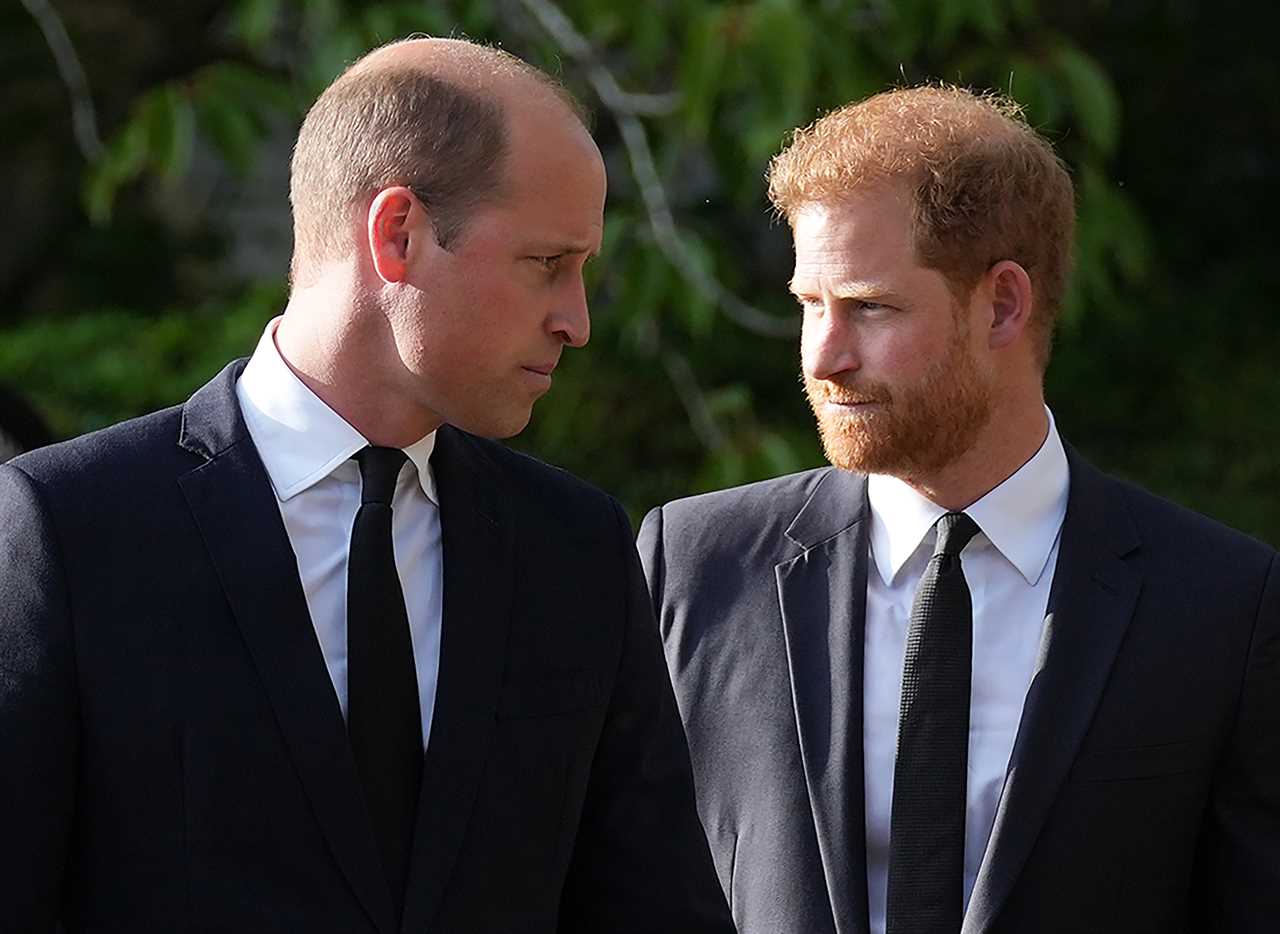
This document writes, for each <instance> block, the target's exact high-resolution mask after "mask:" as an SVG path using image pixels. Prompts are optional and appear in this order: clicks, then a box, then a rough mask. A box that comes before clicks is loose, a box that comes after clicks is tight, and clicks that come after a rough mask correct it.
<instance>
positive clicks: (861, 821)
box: [775, 470, 870, 934]
mask: <svg viewBox="0 0 1280 934" xmlns="http://www.w3.org/2000/svg"><path fill="white" fill-rule="evenodd" d="M867 514H868V512H867V506H866V479H865V478H864V477H861V476H858V475H855V474H850V473H846V472H844V471H840V470H831V471H829V472H827V473H826V474H824V475H823V478H822V480H821V482H820V484H819V486H818V488H817V489H816V490H815V491H814V493H813V495H812V496H810V498H809V500H808V502H806V503H805V505H804V507H803V508H802V509H801V510H800V512H799V513H798V514H797V515H796V518H795V519H794V521H793V522H792V523H791V526H790V527H789V528H788V529H787V532H786V534H787V537H788V538H790V539H791V540H792V541H793V542H795V543H796V544H797V545H799V546H800V547H801V548H802V549H803V551H802V553H801V554H800V555H799V556H798V557H795V558H792V559H790V560H787V561H784V562H782V563H780V564H778V565H777V567H776V568H775V574H776V576H777V584H778V598H779V602H780V605H781V608H782V623H783V630H784V634H785V636H786V646H787V661H788V665H789V673H790V675H791V690H792V696H793V698H794V702H795V716H796V727H797V730H798V733H799V737H800V754H801V758H802V761H803V763H804V779H805V783H806V785H807V787H808V790H809V800H810V803H811V806H812V808H813V822H814V829H815V831H816V833H817V838H818V851H819V853H820V855H821V859H822V867H821V868H822V871H823V873H824V875H825V877H826V882H827V892H828V893H829V897H830V899H831V911H832V916H833V919H834V922H835V930H836V931H838V932H839V934H866V932H867V931H868V930H869V923H868V918H867V882H866V878H867V872H866V829H865V818H864V810H863V763H862V663H863V635H864V629H865V607H866V595H867V535H868V527H869V524H870V523H869V522H868V521H866V517H867Z"/></svg>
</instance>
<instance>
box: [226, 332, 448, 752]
mask: <svg viewBox="0 0 1280 934" xmlns="http://www.w3.org/2000/svg"><path fill="white" fill-rule="evenodd" d="M279 320H280V319H279V318H277V319H275V320H274V321H272V322H271V323H270V324H269V325H267V329H266V331H265V332H264V333H263V335H262V339H261V340H259V341H258V346H257V349H256V350H254V352H253V356H252V358H250V360H249V363H248V365H247V366H246V367H245V368H244V372H243V373H241V374H240V380H239V382H238V383H237V384H236V395H237V397H238V398H239V400H240V409H241V411H242V412H243V413H244V420H245V425H246V426H247V427H248V429H249V436H250V437H251V438H252V439H253V443H254V446H255V447H257V449H258V454H259V455H260V456H261V458H262V463H263V466H265V467H266V469H267V475H268V476H269V477H270V478H271V487H272V489H273V490H274V491H275V495H276V500H277V501H278V503H279V504H280V515H281V517H282V518H283V519H284V528H285V531H286V532H287V533H288V536H289V544H291V545H292V546H293V553H294V555H295V556H296V557H297V560H298V575H299V577H300V579H301V581H302V591H303V593H304V594H305V595H306V599H307V609H308V610H309V611H310V613H311V623H312V625H313V626H315V630H316V638H317V639H318V640H319V642H320V650H321V651H322V652H323V653H324V661H325V665H327V666H328V668H329V677H330V679H331V680H332V681H333V689H334V691H335V693H336V694H337V698H338V704H339V706H340V707H341V708H342V715H343V716H344V717H345V716H346V715H347V552H348V549H349V547H350V544H351V527H352V525H353V524H354V523H355V517H356V511H357V510H358V509H359V508H360V468H359V466H358V465H357V464H356V462H355V461H353V460H352V459H351V456H352V455H353V454H355V453H356V452H357V451H359V450H361V449H362V448H364V447H365V446H367V445H368V443H369V442H368V441H366V440H365V439H364V437H363V436H362V435H361V434H360V432H358V431H356V430H355V429H354V428H352V427H351V425H350V424H348V423H347V422H346V421H345V420H344V419H343V418H342V417H341V416H340V415H338V413H337V412H335V411H333V409H331V408H329V407H328V406H327V405H325V404H324V403H323V402H322V401H321V400H320V399H319V397H318V396H316V395H315V394H314V393H313V392H312V391H311V390H310V389H308V388H307V387H306V385H305V384H304V383H303V382H302V381H301V380H300V379H298V377H297V376H296V375H294V373H293V371H292V370H290V369H289V367H288V365H287V364H286V363H285V362H284V360H283V359H282V358H281V356H280V352H279V351H278V350H277V349H276V344H275V331H276V325H277V323H278V322H279ZM435 440H436V436H435V432H432V433H431V434H429V435H427V436H426V437H425V438H422V439H421V440H419V441H416V442H414V443H413V444H411V445H409V447H407V448H405V449H404V452H405V454H406V455H408V458H409V460H408V462H407V463H406V464H405V467H404V468H402V469H401V471H400V476H399V478H398V480H397V483H396V490H395V495H394V497H393V498H392V501H391V508H392V521H391V535H392V540H393V542H394V546H395V554H396V570H397V571H398V572H399V574H400V586H401V588H402V590H403V591H404V602H405V609H406V610H407V611H408V616H409V632H410V635H411V637H412V640H413V657H414V663H415V665H416V666H417V670H418V700H419V708H420V710H421V713H422V742H423V746H424V748H425V746H426V743H427V739H428V737H429V736H430V735H431V715H432V711H433V709H434V707H435V699H436V679H437V676H438V674H439V670H440V625H441V612H442V606H443V601H442V587H443V561H442V554H441V542H440V510H439V507H438V502H437V499H436V488H435V480H434V478H433V477H432V474H431V464H430V457H431V450H432V448H433V447H434V446H435ZM411 465H412V466H411Z"/></svg>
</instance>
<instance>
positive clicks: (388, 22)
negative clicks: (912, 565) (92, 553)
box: [0, 0, 1280, 544]
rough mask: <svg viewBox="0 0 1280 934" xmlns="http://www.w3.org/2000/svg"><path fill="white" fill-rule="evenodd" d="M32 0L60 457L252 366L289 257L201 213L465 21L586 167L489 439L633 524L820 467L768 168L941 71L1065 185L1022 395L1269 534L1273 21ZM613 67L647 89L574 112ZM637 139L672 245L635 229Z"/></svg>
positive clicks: (39, 223)
mask: <svg viewBox="0 0 1280 934" xmlns="http://www.w3.org/2000/svg"><path fill="white" fill-rule="evenodd" d="M56 6H57V7H58V9H59V11H60V12H61V13H62V15H63V16H64V18H65V20H66V23H67V27H68V31H69V32H70V34H71V37H72V39H73V41H74V42H75V43H76V45H77V48H78V49H79V50H80V53H81V55H82V57H83V60H84V63H85V69H86V71H87V73H88V79H89V84H90V86H91V88H92V89H93V91H94V94H95V99H96V100H97V102H98V105H99V115H100V120H101V124H102V126H103V129H104V132H105V135H106V140H105V143H106V145H105V149H104V151H103V153H102V155H101V156H100V157H97V158H95V159H93V160H91V161H88V160H85V159H84V158H83V157H82V156H81V155H80V154H79V153H78V152H77V151H76V149H75V146H74V143H73V141H72V137H71V131H70V123H71V121H70V107H69V105H68V103H67V98H66V92H65V89H64V88H63V87H62V85H61V82H60V81H59V78H58V75H57V72H56V70H55V68H54V62H53V59H52V57H51V56H50V55H49V52H48V48H47V47H46V46H45V45H44V42H43V39H42V37H41V34H40V32H39V31H38V29H37V28H36V26H35V24H34V22H33V21H31V19H30V17H28V16H27V15H26V13H25V12H24V11H23V10H22V9H21V8H20V7H16V6H13V5H10V6H9V7H7V8H5V9H4V10H3V12H0V37H3V38H0V52H3V53H4V59H3V65H2V66H0V68H2V72H0V73H2V74H3V77H4V78H5V80H6V82H7V86H8V87H10V88H11V98H12V100H13V105H12V106H11V107H8V108H6V112H5V116H4V118H3V119H4V121H5V123H6V128H5V129H6V133H5V137H6V139H7V140H8V142H7V143H6V144H5V151H4V155H3V162H2V163H0V165H3V166H4V168H7V169H8V170H9V171H8V173H7V176H6V177H8V178H10V179H14V180H16V181H17V186H16V188H17V190H16V192H15V196H14V204H13V205H11V208H10V217H9V220H8V221H7V222H6V228H8V229H7V230H6V240H4V241H0V246H2V247H5V248H6V249H4V250H3V251H0V252H3V253H4V255H5V257H6V258H7V259H0V295H3V298H4V300H3V301H2V302H0V308H3V309H4V312H3V314H4V318H3V319H0V380H3V381H5V382H9V383H11V384H13V385H16V386H18V387H20V388H22V389H24V390H25V391H27V392H28V393H29V394H30V395H31V396H32V397H33V398H34V399H35V400H36V401H37V402H38V403H39V404H40V406H41V407H42V409H43V410H44V411H45V413H46V414H47V415H48V416H49V418H50V419H51V420H52V421H53V423H54V425H55V427H56V429H57V431H58V432H59V433H60V434H62V435H71V434H75V433H79V432H81V431H85V430H89V429H92V428H95V427H99V426H101V425H104V424H108V423H110V422H112V421H116V420H118V419H121V418H124V417H127V416H130V415H134V414H138V413H141V412H143V411H147V410H149V409H152V408H157V407H160V406H163V405H167V404H171V403H173V402H176V401H179V400H181V399H182V398H184V397H185V396H186V395H187V394H188V393H189V392H190V391H191V390H192V389H194V388H195V387H196V386H198V385H199V384H200V383H202V382H204V381H205V380H206V379H208V378H209V377H210V376H211V375H212V374H213V373H214V372H216V370H217V369H218V368H219V367H220V366H221V365H222V364H223V363H224V362H225V361H226V360H227V359H229V358H230V357H233V356H239V355H244V354H246V353H248V352H249V351H250V350H251V349H252V347H253V344H254V342H255V341H256V339H257V336H258V334H259V333H260V332H261V329H262V326H263V324H264V323H265V322H266V320H268V319H269V318H270V317H271V316H272V315H274V314H275V313H277V312H278V311H279V309H281V308H282V307H283V303H284V300H285V297H286V287H285V284H284V277H285V274H286V269H285V268H284V266H283V265H282V266H281V268H279V269H278V270H273V271H272V272H271V274H270V275H258V276H244V275H235V274H233V273H232V272H231V271H229V266H228V263H227V256H228V252H229V249H230V247H231V246H232V245H233V244H234V242H235V238H236V237H237V235H238V231H237V230H236V229H229V228H228V226H227V225H226V223H225V221H219V215H218V212H217V211H215V210H212V209H211V205H213V204H214V203H215V202H216V201H217V199H218V198H220V197H224V196H225V195H226V193H227V191H228V190H234V189H236V187H237V186H244V185H249V184H251V183H252V182H253V181H254V180H255V178H257V177H259V176H261V175H262V174H263V173H264V172H266V171H267V170H268V168H270V167H269V166H268V165H267V160H270V159H276V160H279V159H282V158H285V157H287V154H282V153H281V152H280V151H278V147H276V149H275V150H273V149H272V147H271V146H270V145H269V141H270V140H271V139H272V137H273V134H275V135H276V137H278V136H279V134H280V133H282V132H283V133H284V134H285V135H286V137H287V135H288V134H289V133H291V132H292V129H293V128H294V127H296V124H297V122H298V121H299V120H300V119H301V115H302V114H303V112H304V111H305V108H306V106H307V105H308V104H309V102H310V101H311V100H312V99H313V98H314V96H315V95H316V94H317V93H318V92H319V90H320V89H322V88H323V87H324V86H325V85H326V84H327V83H328V82H329V81H330V80H331V79H332V78H333V77H334V76H335V75H336V74H337V73H338V72H339V71H340V70H341V69H342V67H344V65H345V64H346V63H347V62H349V61H350V60H352V59H353V58H355V57H357V56H358V55H359V54H361V52H363V51H364V50H366V49H368V48H369V47H371V46H373V45H376V44H378V43H381V42H384V41H387V40H390V39H392V38H396V37H399V36H402V35H405V34H408V33H412V32H426V33H430V34H434V35H450V34H452V35H466V36H469V37H472V38H475V39H480V40H485V41H490V42H495V43H500V44H501V45H503V46H504V47H506V48H508V49H510V50H511V51H513V52H515V53H517V54H519V55H521V56H522V57H524V58H526V59H528V60H530V61H532V62H534V63H536V64H538V65H540V66H542V67H544V68H546V69H548V70H550V71H552V72H555V73H557V74H559V75H560V76H561V77H562V78H563V80H564V81H565V82H566V83H567V84H568V85H569V86H570V87H571V88H572V89H574V90H575V92H577V93H578V94H579V96H580V97H581V98H582V99H583V100H584V101H585V102H586V103H587V104H588V105H589V106H591V107H592V108H593V109H594V111H595V113H596V126H595V130H596V135H597V138H598V140H599V142H600V145H601V148H602V150H603V151H604V153H605V157H606V162H607V165H608V168H609V173H610V195H609V203H608V208H607V229H606V240H605V249H604V252H603V254H602V256H601V257H600V258H599V259H598V260H597V261H596V262H595V263H594V264H593V265H592V267H590V268H591V269H592V270H593V271H592V273H591V278H592V281H591V282H590V283H589V285H590V286H591V288H592V291H593V301H592V308H593V336H592V341H591V346H590V347H589V348H588V349H587V350H586V351H584V352H576V353H572V354H567V355H566V357H565V361H564V363H563V365H562V367H561V370H560V371H558V374H557V382H556V387H555V389H554V390H553V392H552V393H551V395H550V396H548V397H547V398H546V399H544V400H543V401H542V402H541V403H540V404H539V406H538V408H537V409H536V411H535V415H534V421H533V423H532V424H531V426H530V428H529V429H528V430H527V431H526V432H525V433H524V434H523V435H522V436H521V437H520V438H519V439H517V440H516V441H514V442H513V443H514V444H515V445H516V446H519V447H521V448H523V449H526V450H530V451H532V452H534V453H536V454H537V455H538V456H540V457H542V458H544V459H546V460H549V461H552V462H554V463H558V464H561V465H563V466H565V467H567V468H569V469H570V470H573V471H574V472H576V473H578V474H580V475H583V476H585V477H587V478H589V479H591V480H593V481H594V482H596V483H599V484H600V485H602V486H604V487H606V488H608V489H610V490H612V491H614V492H616V493H617V494H619V495H620V496H621V498H622V499H623V501H624V502H625V503H626V504H627V505H628V507H629V509H630V510H631V511H632V513H633V516H636V515H639V514H640V513H641V512H642V511H643V510H644V509H646V508H648V507H649V506H651V505H653V504H655V503H657V502H660V501H663V500H666V499H670V498H673V497H676V496H681V495H685V494H688V493H691V492H695V491H700V490H704V489H709V488H714V487H719V486H724V485H727V484H733V483H740V482H745V481H748V480H752V479H757V478H760V477H764V476H769V475H773V474H777V473H782V472H787V471H791V470H796V469H800V468H803V467H807V466H812V465H815V464H818V463H820V462H821V455H820V451H819V448H818V444H817V440H816V436H815V433H814V430H813V427H812V423H811V419H810V416H809V414H808V412H807V409H806V407H805V405H804V403H803V400H802V395H801V392H800V389H799V386H798V382H797V371H798V353H797V349H796V341H795V337H794V335H795V333H796V331H797V329H798V318H797V316H796V313H795V311H794V309H793V307H792V303H791V301H790V299H789V298H788V297H787V295H786V291H785V282H786V280H787V278H788V276H789V273H790V260H791V255H790V241H789V236H788V233H787V231H786V229H785V227H783V226H780V225H778V224H776V223H774V222H772V221H771V218H770V216H769V212H768V208H767V205H766V202H765V200H764V191H763V181H762V178H763V171H764V168H765V165H766V163H767V161H768V159H769V157H770V156H771V155H772V154H773V153H774V152H776V151H777V150H778V148H779V147H780V145H781V144H782V142H783V141H784V139H785V137H786V134H787V132H788V131H789V130H790V129H791V128H793V127H795V126H797V125H801V124H804V123H807V122H809V121H811V120H812V119H814V118H815V117H816V116H817V115H819V114H820V113H822V112H824V111H826V110H828V109H831V108H833V107H835V106H838V105H840V104H842V103H844V102H846V101H849V100H852V99H855V98H859V97H862V96H865V95H867V94H870V93H873V92H875V91H878V90H881V89H883V88H885V87H888V86H891V85H894V84H901V83H904V82H907V83H914V82H917V81H921V80H945V81H951V82H955V83H959V84H964V85H968V86H971V87H976V88H998V89H1000V90H1002V91H1004V92H1006V93H1009V94H1011V95H1012V96H1013V97H1014V98H1016V99H1017V100H1018V101H1020V102H1021V103H1022V104H1023V105H1024V107H1025V108H1026V112H1027V114H1028V117H1029V119H1030V120H1031V122H1032V123H1033V124H1034V125H1035V126H1037V127H1039V128H1040V129H1041V130H1042V131H1043V132H1045V133H1046V134H1047V135H1048V136H1049V137H1050V138H1051V139H1053V140H1054V142H1055V144H1056V145H1057V147H1058V149H1059V151H1060V153H1061V154H1062V155H1063V157H1064V158H1065V159H1066V160H1067V161H1068V163H1069V164H1070V166H1071V168H1072V171H1073V175H1074V178H1075V181H1076V186H1077V193H1078V203H1079V214H1080V223H1079V232H1078V239H1077V244H1076V262H1077V274H1076V277H1075V280H1074V284H1073V288H1072V293H1071V298H1070V302H1069V306H1068V308H1067V311H1066V314H1065V318H1064V321H1063V323H1062V327H1061V330H1060V334H1059V339H1058V343H1057V348H1056V351H1055V357H1054V362H1053V364H1052V366H1051V368H1050V372H1049V376H1048V394H1049V401H1050V404H1051V406H1052V407H1053V408H1054V411H1055V414H1056V416H1057V419H1058V422H1059V425H1060V427H1061V429H1062V431H1063V433H1064V435H1065V436H1066V437H1067V438H1068V439H1069V440H1070V441H1072V442H1073V443H1074V444H1075V445H1076V446H1077V447H1078V448H1080V449H1081V450H1082V451H1083V452H1084V453H1085V454H1086V455H1088V456H1090V457H1091V458H1093V459H1094V460H1095V461H1096V462H1098V463H1099V464H1100V465H1101V466H1103V467H1105V468H1107V469H1111V470H1113V471H1116V472H1118V473H1120V474H1123V475H1127V476H1130V477H1132V478H1134V479H1136V480H1138V481H1139V482H1141V483H1143V484H1145V485H1147V486H1148V487H1150V488H1153V489H1155V490H1156V491H1157V492H1160V493H1163V494H1164V495H1167V496H1169V497H1171V498H1173V499H1176V500H1179V501H1181V502H1184V503H1186V504H1188V505H1191V506H1193V507H1195V508H1198V509H1200V510H1202V511H1205V512H1207V513H1209V514H1211V515H1214V516H1216V517H1217V518H1220V519H1222V520H1223V521H1226V522H1228V523H1229V524H1232V525H1235V526H1237V527H1239V528H1242V529H1245V530H1247V531H1249V532H1251V533H1253V534H1255V535H1258V536H1260V537H1262V538H1265V539H1268V540H1269V541H1271V542H1272V543H1276V544H1280V492H1278V487H1280V482H1278V481H1280V378H1277V375H1276V371H1275V366H1274V364H1273V361H1274V360H1275V359H1276V358H1277V356H1278V355H1280V324H1278V323H1277V320H1276V315H1275V312H1274V310H1273V306H1272V300H1271V296H1272V295H1274V294H1275V293H1276V291H1277V286H1280V281H1278V279H1280V274H1278V273H1277V264H1276V263H1275V261H1274V255H1275V250H1276V246H1277V237H1276V236H1275V231H1274V230H1273V229H1268V228H1267V226H1266V225H1267V224H1268V223H1269V222H1270V220H1271V218H1270V216H1269V213H1270V212H1268V211H1267V210H1265V208H1264V205H1265V204H1266V203H1267V200H1268V198H1272V199H1274V195H1275V194H1276V189H1277V180H1278V178H1280V167H1278V165H1277V156H1276V153H1277V152H1280V147H1278V146H1277V143H1280V114H1278V112H1277V104H1276V101H1277V100H1278V99H1280V94H1278V93H1277V92H1280V77H1277V73H1276V70H1275V69H1274V68H1273V67H1271V66H1270V65H1269V64H1268V63H1269V62H1270V53H1269V52H1268V51H1267V50H1266V49H1263V48H1259V47H1257V46H1256V44H1255V43H1254V41H1253V39H1252V36H1255V35H1258V36H1265V35H1267V34H1268V33H1269V30H1268V29H1267V26H1268V25H1270V24H1269V23H1268V18H1269V19H1270V20H1272V21H1274V19H1275V18H1276V16H1275V13H1274V12H1273V11H1272V8H1271V7H1270V5H1262V4H1257V5H1256V6H1254V7H1249V8H1248V9H1246V10H1239V11H1237V10H1235V9H1234V8H1233V7H1232V4H1231V3H1230V2H1229V0H1228V2H1227V3H1225V4H1223V3H1217V4H1213V5H1210V4H1208V3H1205V2H1200V3H1197V2H1194V0H1182V2H1150V0H1126V2H1120V0H1116V2H1106V0H1090V2H1084V3H1080V4H1073V5H1060V4H1054V3H1052V2H1050V0H741V2H723V0H650V2H647V3H621V2H618V0H560V2H559V3H558V4H557V5H556V7H555V9H556V10H558V11H559V12H561V13H563V15H564V18H565V22H567V23H568V24H569V26H570V29H571V30H572V31H574V32H576V33H577V34H579V35H580V36H581V37H582V38H583V39H584V40H585V42H583V43H581V45H579V44H578V43H576V42H573V41H570V40H571V39H572V38H573V37H572V36H568V35H566V34H565V31H564V29H562V28H558V27H555V25H554V24H553V28H551V29H548V23H549V22H550V21H549V20H548V19H547V15H548V14H547V7H548V6H549V4H547V3H546V2H545V0H439V2H373V3H369V2H342V0H312V2H297V0H240V2H214V0H190V2H189V3H187V4H183V5H180V6H181V10H178V11H173V10H167V9H160V8H155V9H139V5H138V4H136V3H126V2H120V0H93V2H89V0H64V2H61V3H57V4H56ZM553 12H554V11H553ZM560 25H561V26H563V25H564V24H563V23H561V24H560ZM606 72H607V74H608V75H609V76H611V77H612V78H613V79H615V80H616V82H617V84H618V85H619V86H620V87H621V88H622V89H623V90H624V91H626V92H628V93H629V94H633V95H641V96H640V97H636V98H628V99H627V100H626V101H625V102H624V103H625V104H626V105H627V106H626V107H621V108H620V107H619V105H618V102H617V101H611V100H607V99H602V97H601V95H600V89H601V81H600V78H601V75H602V74H604V73H606ZM632 104H634V105H636V112H628V111H627V107H630V105H632ZM628 127H629V130H628ZM637 130H638V131H641V132H642V133H643V136H644V138H645V141H646V143H647V147H648V150H649V152H650V154H651V156H652V160H653V164H654V168H655V169H656V172H657V177H658V178H659V179H660V180H661V183H662V189H663V190H662V195H663V196H664V197H665V199H666V202H667V205H668V207H669V209H670V212H671V217H672V218H673V220H674V230H665V228H663V227H662V226H661V223H659V224H658V225H657V226H655V224H654V222H653V217H652V214H653V204H652V194H653V192H652V191H650V192H648V193H647V194H648V195H649V196H650V197H649V200H646V191H645V185H644V175H643V172H642V171H641V172H637V163H636V161H635V160H636V153H635V150H634V145H635V132H636V131H637ZM624 131H626V132H629V133H630V134H631V135H630V137H628V136H627V135H626V132H624ZM628 140H630V146H631V148H629V143H628ZM275 168H276V169H277V170H278V168H279V167H278V166H275ZM640 168H641V169H643V166H640ZM210 172H212V173H213V174H214V175H215V176H216V177H217V178H218V179H220V181H219V185H220V186H221V188H219V189H218V191H217V192H216V193H215V195H214V197H213V198H212V199H211V198H210V197H208V196H206V197H204V198H203V199H201V198H193V197H192V196H191V191H192V184H191V179H192V178H193V177H195V176H198V175H200V174H201V173H203V174H204V175H205V176H208V175H209V173H210ZM280 197H281V199H283V192H281V193H280ZM282 204H283V201H282ZM659 221H661V216H659ZM709 282H711V283H715V285H714V286H711V287H709V286H708V283H709ZM714 289H723V290H724V291H725V292H726V293H728V294H730V295H732V296H735V297H736V299H738V300H741V301H743V302H745V303H747V304H749V305H750V306H752V309H753V310H748V311H747V312H743V311H741V309H740V306H738V305H737V304H735V302H734V301H722V300H720V299H719V298H718V296H717V294H715V292H714ZM735 309H737V310H736V311H735ZM751 315H754V317H752V316H751ZM744 317H746V321H745V323H744V322H743V321H742V320H741V319H743V318H744Z"/></svg>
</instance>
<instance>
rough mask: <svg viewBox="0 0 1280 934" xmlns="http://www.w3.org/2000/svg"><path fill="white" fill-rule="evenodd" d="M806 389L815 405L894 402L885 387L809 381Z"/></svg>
mask: <svg viewBox="0 0 1280 934" xmlns="http://www.w3.org/2000/svg"><path fill="white" fill-rule="evenodd" d="M806 388H808V390H809V398H810V399H812V400H813V401H814V402H815V403H822V404H826V403H833V404H835V405H866V404H868V403H880V404H885V403H889V402H892V401H893V396H892V395H891V394H890V393H889V391H888V390H887V389H885V388H883V387H875V388H872V387H869V386H868V387H858V386H842V385H840V384H839V383H826V382H818V381H817V380H808V381H807V383H806Z"/></svg>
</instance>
